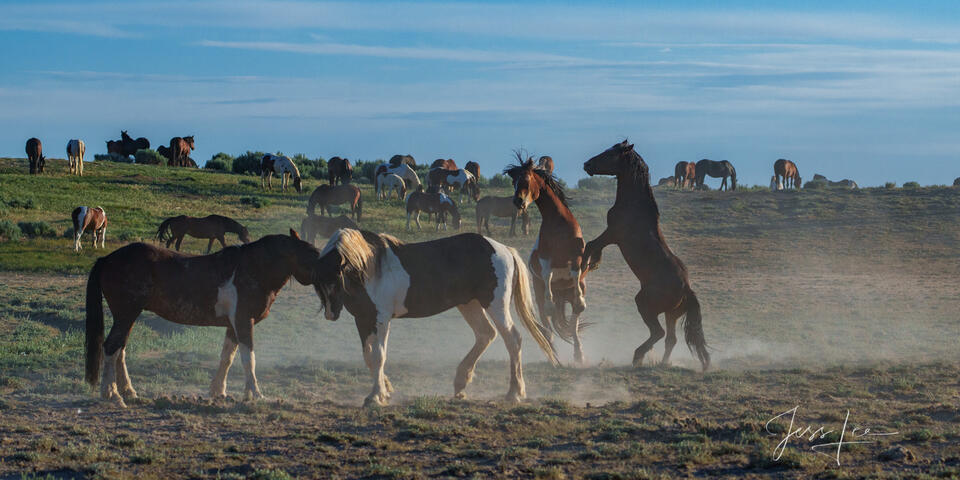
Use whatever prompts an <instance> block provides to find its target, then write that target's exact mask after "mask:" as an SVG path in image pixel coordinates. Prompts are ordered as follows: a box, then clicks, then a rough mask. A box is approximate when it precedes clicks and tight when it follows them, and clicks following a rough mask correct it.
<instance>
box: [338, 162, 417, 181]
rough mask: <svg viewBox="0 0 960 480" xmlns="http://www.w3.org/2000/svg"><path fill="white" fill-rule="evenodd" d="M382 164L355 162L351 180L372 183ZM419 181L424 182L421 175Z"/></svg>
mask: <svg viewBox="0 0 960 480" xmlns="http://www.w3.org/2000/svg"><path fill="white" fill-rule="evenodd" d="M384 163H386V162H384V161H383V160H381V159H377V160H357V163H355V164H354V165H353V180H354V181H355V182H364V183H366V182H369V183H373V175H374V174H375V173H377V167H379V166H380V165H383V164H384ZM418 175H419V174H418ZM420 180H421V181H424V180H426V178H424V177H423V176H422V175H421V176H420Z"/></svg>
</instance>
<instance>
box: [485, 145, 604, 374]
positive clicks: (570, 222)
mask: <svg viewBox="0 0 960 480" xmlns="http://www.w3.org/2000/svg"><path fill="white" fill-rule="evenodd" d="M517 159H518V160H520V161H522V157H521V156H520V155H519V154H518V155H517ZM503 173H505V174H507V175H508V176H510V178H511V179H513V187H514V193H513V205H514V206H515V207H516V208H517V209H518V210H525V209H526V208H527V207H528V206H529V205H530V204H531V203H535V204H536V205H537V208H538V209H539V210H540V216H541V218H542V222H541V224H540V233H539V235H538V236H537V241H536V243H535V244H534V247H533V250H534V253H535V254H536V255H535V256H534V255H531V258H530V270H531V271H532V272H533V286H534V292H535V293H536V294H537V303H538V306H539V308H540V315H541V316H542V317H544V322H543V323H544V324H547V325H553V328H554V331H555V332H556V333H557V334H559V335H560V338H562V339H564V340H568V339H570V338H572V337H573V336H574V335H575V333H576V331H577V330H573V331H571V330H569V329H564V328H562V327H563V325H561V323H560V322H559V320H560V317H559V315H558V314H557V313H558V312H557V311H556V307H555V303H556V302H555V299H554V292H553V280H554V278H558V279H560V278H562V279H569V280H570V283H571V285H573V289H574V291H573V302H572V304H573V309H574V315H575V316H576V317H577V319H579V315H580V313H582V312H583V310H584V309H586V306H587V304H586V301H584V298H583V291H582V290H581V288H580V285H581V283H582V282H581V281H580V280H582V279H583V275H584V274H585V273H586V272H584V271H583V269H582V268H581V264H582V259H583V247H584V241H583V232H581V230H580V224H579V223H577V219H576V218H574V216H573V212H571V211H570V207H569V206H568V205H567V198H566V194H565V193H564V191H563V187H561V186H560V184H559V183H558V181H557V179H556V177H554V176H553V175H551V174H549V173H547V171H546V170H543V169H540V168H536V167H535V166H534V164H533V160H532V159H528V160H527V161H526V162H523V163H521V164H519V165H510V166H508V167H507V168H505V169H504V170H503ZM547 317H549V319H550V321H549V322H548V321H546V318H547ZM577 321H578V320H574V322H573V328H579V327H576V325H577ZM577 361H578V362H582V361H583V358H582V355H580V356H578V358H577Z"/></svg>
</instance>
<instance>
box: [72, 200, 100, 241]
mask: <svg viewBox="0 0 960 480" xmlns="http://www.w3.org/2000/svg"><path fill="white" fill-rule="evenodd" d="M70 216H71V217H72V218H73V237H74V238H73V240H74V242H73V249H74V251H77V252H79V251H80V250H81V249H83V247H82V246H81V245H80V238H81V237H83V232H84V231H85V230H86V229H87V228H89V229H90V233H92V234H93V248H94V249H96V248H97V239H99V240H100V248H105V247H104V245H103V242H105V241H106V240H107V213H106V212H104V211H103V207H94V208H90V207H85V206H84V207H77V208H74V209H73V213H72V214H71V215H70Z"/></svg>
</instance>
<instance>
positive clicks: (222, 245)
mask: <svg viewBox="0 0 960 480" xmlns="http://www.w3.org/2000/svg"><path fill="white" fill-rule="evenodd" d="M217 240H219V241H220V248H221V249H223V248H227V239H226V238H224V236H223V234H222V233H221V234H220V236H219V237H217Z"/></svg>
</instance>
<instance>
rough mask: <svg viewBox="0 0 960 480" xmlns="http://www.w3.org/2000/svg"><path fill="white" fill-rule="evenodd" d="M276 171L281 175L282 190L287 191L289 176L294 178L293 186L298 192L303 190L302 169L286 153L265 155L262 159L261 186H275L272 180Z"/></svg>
mask: <svg viewBox="0 0 960 480" xmlns="http://www.w3.org/2000/svg"><path fill="white" fill-rule="evenodd" d="M274 173H276V174H277V175H279V176H280V190H281V191H283V192H286V191H287V177H290V178H292V179H293V188H295V189H296V190H297V193H300V192H302V191H303V184H302V183H301V181H300V169H298V168H297V165H296V164H295V163H293V160H290V157H288V156H286V155H274V154H272V153H268V154H266V155H264V156H263V159H262V160H261V161H260V187H261V188H273V185H272V182H271V181H270V180H271V178H272V177H273V174H274ZM264 181H266V186H264Z"/></svg>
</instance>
